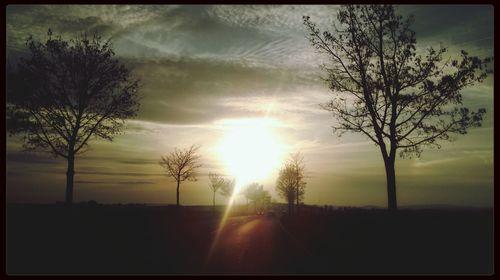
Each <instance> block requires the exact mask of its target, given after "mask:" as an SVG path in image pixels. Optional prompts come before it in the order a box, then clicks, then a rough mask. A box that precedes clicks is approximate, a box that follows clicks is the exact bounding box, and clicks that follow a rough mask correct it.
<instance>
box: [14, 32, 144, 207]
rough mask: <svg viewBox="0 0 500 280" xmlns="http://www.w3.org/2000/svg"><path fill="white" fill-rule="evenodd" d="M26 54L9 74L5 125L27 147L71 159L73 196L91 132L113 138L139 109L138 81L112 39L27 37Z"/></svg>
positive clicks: (69, 192)
mask: <svg viewBox="0 0 500 280" xmlns="http://www.w3.org/2000/svg"><path fill="white" fill-rule="evenodd" d="M26 46H27V48H28V51H29V55H28V57H25V58H22V59H21V60H20V62H19V63H18V64H17V67H16V68H17V69H14V70H13V71H11V72H9V73H8V76H7V130H8V131H9V132H10V134H11V135H21V136H23V138H22V141H23V147H24V149H25V150H26V151H44V152H49V153H51V154H52V155H53V156H55V157H57V156H61V157H63V158H65V159H66V160H67V172H66V195H65V201H66V202H67V203H71V202H72V201H73V178H74V174H75V158H76V156H77V155H79V154H82V153H84V152H85V151H87V150H88V141H89V140H90V138H91V137H94V138H98V139H104V140H109V141H111V140H112V139H113V136H114V135H116V134H117V133H119V132H120V130H121V128H122V127H123V124H124V122H125V120H126V119H128V118H131V117H134V116H135V115H136V113H137V111H138V108H139V99H140V98H139V96H138V93H137V89H138V81H137V80H135V79H133V78H132V77H131V74H130V71H129V70H128V69H127V68H126V67H125V66H124V65H123V64H121V63H120V62H119V61H118V60H117V59H116V58H114V52H113V50H112V49H111V45H110V42H109V41H106V42H103V41H102V40H101V37H99V36H98V35H95V34H94V35H93V36H92V37H91V38H89V37H88V36H87V35H86V34H83V35H82V36H81V37H77V38H75V39H73V40H70V41H69V42H68V41H65V40H63V39H62V38H61V37H57V38H54V37H52V32H51V31H50V30H49V33H48V39H47V41H46V42H43V43H42V42H39V41H36V40H35V39H33V37H29V38H28V39H27V41H26Z"/></svg>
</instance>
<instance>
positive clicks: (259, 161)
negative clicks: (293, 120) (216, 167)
mask: <svg viewBox="0 0 500 280" xmlns="http://www.w3.org/2000/svg"><path fill="white" fill-rule="evenodd" d="M279 124H280V123H279V122H278V121H277V120H275V119H271V118H255V119H236V120H226V121H224V122H222V125H223V127H224V130H225V136H224V138H223V140H222V142H221V143H220V145H219V147H218V149H217V152H218V153H219V156H220V157H221V159H222V161H223V162H224V164H225V166H226V170H227V172H228V173H229V174H230V175H231V176H234V177H235V178H236V192H237V191H238V189H239V188H240V187H241V186H243V185H245V184H247V183H250V182H253V181H259V180H261V179H264V178H265V177H266V176H268V175H269V174H270V173H271V172H272V171H273V170H274V169H276V168H278V167H279V166H280V164H281V162H282V160H283V156H284V154H285V150H286V147H285V145H284V144H283V143H282V142H281V140H280V138H279V137H278V135H276V133H275V131H274V128H276V127H277V126H279Z"/></svg>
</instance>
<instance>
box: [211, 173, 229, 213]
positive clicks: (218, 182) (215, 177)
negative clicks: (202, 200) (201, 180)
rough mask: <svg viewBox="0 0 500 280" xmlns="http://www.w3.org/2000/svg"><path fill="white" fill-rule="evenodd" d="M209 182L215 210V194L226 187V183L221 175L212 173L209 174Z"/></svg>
mask: <svg viewBox="0 0 500 280" xmlns="http://www.w3.org/2000/svg"><path fill="white" fill-rule="evenodd" d="M208 180H209V185H208V186H209V187H210V189H211V190H212V193H213V197H212V203H213V208H214V209H215V194H216V193H217V191H219V190H220V189H221V188H222V187H223V186H224V184H225V183H226V182H225V180H224V178H223V177H222V176H221V175H219V174H217V173H212V172H210V173H208Z"/></svg>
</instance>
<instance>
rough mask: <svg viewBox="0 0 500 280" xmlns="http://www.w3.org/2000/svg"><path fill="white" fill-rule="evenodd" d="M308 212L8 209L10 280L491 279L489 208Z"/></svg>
mask: <svg viewBox="0 0 500 280" xmlns="http://www.w3.org/2000/svg"><path fill="white" fill-rule="evenodd" d="M311 209H312V208H311ZM311 209H304V211H302V212H301V214H300V215H299V216H298V217H289V216H287V215H282V214H281V213H278V214H277V215H275V216H271V215H244V214H245V211H242V210H241V209H240V211H235V212H233V213H230V215H229V217H228V218H227V219H226V221H225V223H224V226H223V227H219V225H220V224H221V223H220V222H221V216H222V211H223V209H222V208H218V209H217V210H216V211H211V208H209V207H189V206H188V207H181V209H180V210H177V209H176V208H175V207H170V206H140V205H137V206H125V205H124V206H118V205H74V206H73V207H67V206H64V205H8V206H7V216H6V218H7V231H6V234H7V240H6V241H7V244H6V245H7V248H6V249H7V255H6V257H7V273H8V274H11V275H14V274H16V275H17V274H189V275H192V274H195V275H197V274H280V275H282V274H491V273H493V211H492V210H491V209H490V210H487V209H483V210H401V211H399V212H398V213H389V212H387V211H385V210H367V209H355V208H353V209H347V210H332V211H324V210H319V208H316V209H313V210H314V211H313V210H311Z"/></svg>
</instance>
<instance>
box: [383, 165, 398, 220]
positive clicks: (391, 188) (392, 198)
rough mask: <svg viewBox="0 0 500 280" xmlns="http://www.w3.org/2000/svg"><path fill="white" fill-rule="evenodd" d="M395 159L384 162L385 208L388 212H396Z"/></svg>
mask: <svg viewBox="0 0 500 280" xmlns="http://www.w3.org/2000/svg"><path fill="white" fill-rule="evenodd" d="M394 165H395V159H394V158H391V157H389V158H388V159H387V160H386V161H385V174H386V178H387V207H388V209H389V210H390V211H397V210H398V204H397V200H396V170H395V168H394Z"/></svg>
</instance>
